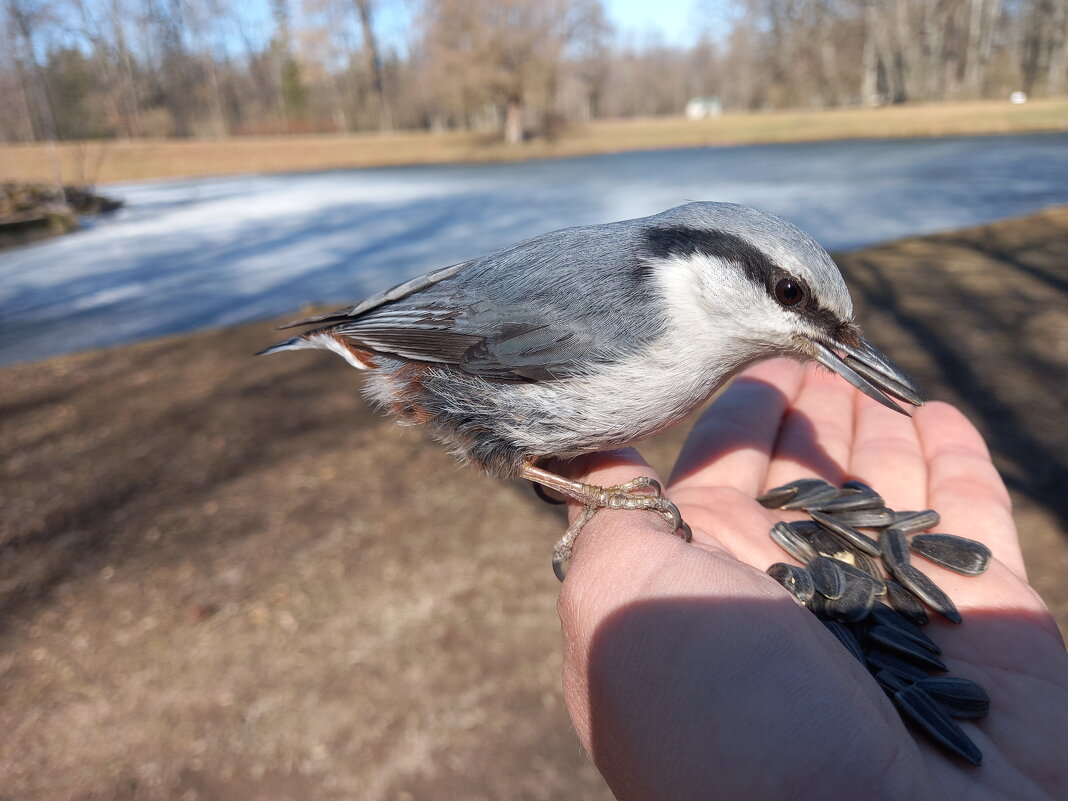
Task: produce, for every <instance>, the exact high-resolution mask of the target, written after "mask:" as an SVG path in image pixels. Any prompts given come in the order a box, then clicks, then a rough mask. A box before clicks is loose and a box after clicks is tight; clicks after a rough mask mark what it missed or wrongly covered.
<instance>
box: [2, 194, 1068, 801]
mask: <svg viewBox="0 0 1068 801" xmlns="http://www.w3.org/2000/svg"><path fill="white" fill-rule="evenodd" d="M839 263H840V264H841V266H842V269H843V272H844V273H845V275H846V278H847V281H848V282H849V284H850V286H851V287H852V289H853V296H854V299H855V301H856V305H857V311H858V317H859V319H860V320H863V321H864V326H865V332H866V333H867V334H868V335H869V336H870V337H871V338H872V340H873V341H875V342H877V343H878V344H879V345H880V346H881V347H883V348H885V349H886V351H887V352H888V353H890V354H891V355H892V356H893V357H894V359H895V361H899V362H900V364H901V366H902V367H903V368H904V369H905V370H906V372H908V373H909V374H910V375H913V376H915V378H916V379H917V380H918V381H919V383H920V384H921V385H922V386H923V387H924V388H925V389H927V390H928V392H929V394H930V396H931V397H933V398H937V399H940V400H948V401H951V402H953V403H956V404H958V405H960V406H961V407H962V408H963V409H964V411H965V413H966V414H967V415H968V416H969V417H970V418H971V419H972V420H973V421H975V423H976V424H977V425H978V426H979V428H980V429H981V430H982V432H983V433H984V435H985V436H986V437H987V440H988V442H989V443H990V446H991V450H992V452H993V454H994V458H995V460H996V462H997V464H998V467H999V468H1000V470H1001V471H1002V474H1003V475H1004V476H1005V478H1006V480H1007V481H1008V484H1009V487H1010V490H1011V492H1012V495H1013V500H1014V502H1015V507H1016V508H1015V517H1016V521H1017V523H1018V525H1019V527H1020V533H1021V539H1022V543H1023V547H1024V556H1025V558H1026V561H1027V564H1028V569H1029V571H1030V576H1031V580H1032V582H1033V583H1034V586H1035V588H1036V589H1037V590H1038V591H1039V593H1041V595H1042V597H1043V598H1045V600H1046V602H1047V603H1048V604H1049V605H1050V607H1051V609H1052V611H1053V613H1054V614H1055V616H1056V618H1057V620H1058V622H1059V623H1060V625H1061V627H1062V630H1063V631H1068V582H1065V579H1064V577H1065V575H1066V573H1068V497H1066V494H1065V492H1064V488H1065V486H1068V428H1066V426H1065V424H1064V421H1065V419H1068V397H1066V395H1065V392H1064V386H1065V382H1066V378H1068V311H1066V310H1068V281H1066V280H1065V270H1064V265H1065V264H1066V263H1068V207H1062V208H1057V209H1050V210H1048V211H1045V212H1042V213H1039V214H1035V215H1033V216H1031V217H1027V218H1022V219H1016V220H1008V221H1003V222H998V223H993V224H991V225H987V226H982V227H978V228H972V229H969V230H965V231H957V232H953V233H944V234H939V235H936V236H929V237H923V238H916V239H909V240H904V241H901V242H894V243H890V244H886V245H881V246H878V247H874V248H869V249H867V250H864V251H858V252H855V253H849V254H845V255H843V256H841V257H840V258H839ZM276 338H277V332H276V331H274V330H273V324H272V322H270V321H262V322H258V323H249V324H246V325H243V326H241V327H239V328H232V329H223V330H216V331H207V332H201V333H195V334H188V335H182V336H176V337H171V338H167V339H160V340H155V341H151V342H142V343H138V344H135V345H128V346H124V347H118V348H113V349H111V350H99V351H90V352H86V353H79V354H73V355H69V356H63V357H59V358H55V359H51V360H48V361H44V362H38V363H33V364H22V365H16V366H13V367H8V368H6V369H4V370H2V371H0V487H2V488H3V490H2V496H3V500H2V502H0V555H2V558H0V699H3V700H2V703H0V799H4V801H7V799H11V801H15V800H16V799H17V800H18V801H176V800H178V799H189V800H190V801H192V800H193V799H197V800H198V801H224V800H225V801H282V800H283V799H317V800H318V801H335V800H336V801H341V800H342V799H361V801H400V799H420V801H445V800H446V799H496V800H497V801H538V800H539V799H542V800H544V801H548V800H549V799H564V798H576V799H588V801H609V799H610V798H611V795H610V793H609V792H608V789H607V787H606V786H605V784H604V782H603V780H602V779H601V778H600V776H599V775H598V773H597V771H596V770H595V769H594V767H593V765H592V763H591V762H590V760H589V758H588V757H586V756H585V755H584V754H583V753H582V751H581V749H580V747H579V744H578V740H577V738H576V737H575V735H574V733H573V731H572V730H571V724H570V722H569V720H568V717H567V712H566V710H565V708H564V703H563V698H562V693H561V676H560V666H561V658H562V657H561V642H560V632H559V623H558V621H557V616H556V611H555V608H554V605H555V602H556V597H557V593H558V592H559V584H558V583H557V581H556V579H555V578H554V577H553V575H552V571H551V570H550V567H549V549H550V545H551V543H552V542H553V540H555V539H556V537H557V536H558V535H559V534H560V532H561V531H562V529H563V521H562V519H561V517H560V512H559V510H558V509H557V508H554V507H549V506H546V505H545V504H543V503H541V502H539V501H537V500H536V499H535V497H534V495H533V493H532V492H531V491H530V489H529V488H528V487H526V486H520V485H519V484H518V483H514V484H509V483H505V482H500V481H494V480H491V479H489V478H486V477H484V476H481V475H479V474H477V473H475V472H474V471H473V470H465V469H462V468H460V467H458V466H456V465H455V464H454V463H453V462H452V460H451V459H450V457H449V456H448V455H447V454H446V453H445V452H444V451H443V449H441V448H440V447H438V446H436V445H433V444H431V443H429V442H427V441H426V440H424V439H423V437H422V436H421V434H420V432H419V431H418V430H417V429H413V428H401V427H399V426H396V425H393V424H392V423H391V422H390V421H389V420H387V419H384V418H382V417H380V416H377V415H373V414H372V413H371V412H370V410H369V409H368V408H367V406H366V404H365V403H364V402H363V401H362V400H361V398H360V394H359V385H360V381H361V377H360V375H359V374H357V372H356V371H354V370H350V369H348V368H347V367H346V366H345V365H344V364H343V363H342V362H341V361H340V360H339V359H338V358H337V357H335V356H332V355H329V354H325V353H300V354H286V355H284V356H278V357H271V358H263V359H253V358H252V357H251V356H250V354H251V353H252V352H254V351H256V350H258V349H260V348H262V347H264V346H265V345H267V344H269V343H271V342H273V341H275V340H276ZM685 428H686V426H681V427H677V428H675V429H673V430H672V431H669V432H667V433H665V434H663V435H661V436H660V437H658V438H656V439H654V440H650V441H649V442H647V443H645V444H644V445H643V446H642V451H643V453H645V454H646V455H647V456H648V457H649V458H650V459H651V460H652V462H653V463H654V464H655V465H657V466H658V467H659V468H661V469H662V470H663V469H665V468H668V467H669V466H670V464H671V462H672V460H673V457H674V455H675V454H676V453H677V452H678V449H679V446H680V443H681V441H682V439H683V437H684V435H685V433H686V432H685ZM888 500H890V501H891V502H893V499H892V498H889V497H888ZM955 533H960V534H964V535H966V536H967V535H968V534H969V532H968V531H959V532H955ZM975 580H976V581H982V578H978V579H975ZM976 613H977V614H982V613H983V610H976ZM969 614H970V612H969ZM971 619H974V618H968V619H966V620H965V622H964V625H966V626H967V625H969V622H970V620H971ZM932 625H934V626H936V627H937V626H938V625H939V624H937V623H934V624H932ZM939 638H940V635H939ZM727 645H729V644H727ZM949 656H950V657H952V656H953V654H952V653H950V654H949ZM783 658H784V659H789V658H790V656H789V654H786V653H784V654H783ZM709 680H710V681H717V680H734V681H737V680H739V677H729V678H726V679H724V678H722V677H716V676H710V677H709ZM989 689H990V692H991V696H992V700H993V704H994V711H993V712H992V714H991V717H990V718H989V721H984V722H983V723H982V724H981V725H982V726H995V727H996V726H997V725H998V715H999V714H1001V712H1000V708H999V706H998V704H999V695H998V694H997V688H996V687H990V688H989ZM828 703H832V704H833V703H834V699H828ZM709 725H710V726H714V725H715V721H710V722H709ZM816 733H817V736H818V732H816ZM772 756H774V755H772Z"/></svg>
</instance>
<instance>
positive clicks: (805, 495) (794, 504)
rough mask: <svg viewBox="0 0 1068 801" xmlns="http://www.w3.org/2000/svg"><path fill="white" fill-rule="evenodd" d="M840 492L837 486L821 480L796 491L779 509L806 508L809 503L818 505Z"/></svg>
mask: <svg viewBox="0 0 1068 801" xmlns="http://www.w3.org/2000/svg"><path fill="white" fill-rule="evenodd" d="M840 494H841V490H839V489H838V487H835V486H832V485H831V484H828V483H827V482H826V481H821V482H820V483H819V484H818V485H813V486H809V487H805V488H804V489H801V490H799V491H798V493H797V494H796V495H795V496H794V497H793V498H791V499H790V500H788V501H786V503H784V504H782V505H781V506H780V507H779V508H780V509H807V508H808V507H809V505H810V504H814V505H819V504H821V503H823V502H824V501H829V500H831V499H832V498H837V497H838V496H839V495H840Z"/></svg>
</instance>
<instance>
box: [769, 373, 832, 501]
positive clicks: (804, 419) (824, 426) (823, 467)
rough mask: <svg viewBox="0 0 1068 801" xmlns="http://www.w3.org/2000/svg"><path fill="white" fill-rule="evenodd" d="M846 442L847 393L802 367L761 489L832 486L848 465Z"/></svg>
mask: <svg viewBox="0 0 1068 801" xmlns="http://www.w3.org/2000/svg"><path fill="white" fill-rule="evenodd" d="M852 440H853V389H852V388H851V387H850V386H849V385H848V384H846V383H845V382H844V381H842V379H841V378H839V377H838V376H836V375H834V374H832V373H830V372H828V371H826V370H822V369H820V368H818V367H815V366H814V365H813V366H809V367H807V368H806V371H805V376H804V383H803V384H802V386H801V391H800V393H798V396H797V399H796V400H795V401H794V403H793V407H792V408H791V409H790V410H789V412H788V413H787V414H786V417H785V418H784V420H783V424H782V428H781V429H780V431H779V438H778V440H777V441H776V443H775V452H774V454H773V456H772V460H771V465H770V466H769V468H768V476H767V487H765V489H767V488H770V487H777V486H780V485H782V484H785V483H786V482H788V481H793V480H795V479H798V478H810V477H818V478H822V479H824V480H826V481H829V482H831V483H832V484H835V485H836V486H837V485H838V484H840V483H841V482H842V479H843V476H844V473H845V467H846V465H848V464H849V454H850V448H851V445H852Z"/></svg>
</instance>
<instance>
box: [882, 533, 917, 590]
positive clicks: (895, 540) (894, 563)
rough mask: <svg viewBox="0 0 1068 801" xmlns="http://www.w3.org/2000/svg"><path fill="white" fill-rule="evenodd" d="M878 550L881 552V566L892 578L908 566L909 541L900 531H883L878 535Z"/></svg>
mask: <svg viewBox="0 0 1068 801" xmlns="http://www.w3.org/2000/svg"><path fill="white" fill-rule="evenodd" d="M879 549H880V550H881V551H882V557H883V564H884V565H886V569H887V570H889V571H890V574H891V575H892V576H894V577H896V576H897V572H898V571H899V570H903V569H904V568H906V567H908V566H909V561H910V559H909V541H908V538H907V537H906V536H905V532H903V531H902V530H901V529H897V528H886V529H883V531H882V533H880V534H879ZM898 581H900V579H898Z"/></svg>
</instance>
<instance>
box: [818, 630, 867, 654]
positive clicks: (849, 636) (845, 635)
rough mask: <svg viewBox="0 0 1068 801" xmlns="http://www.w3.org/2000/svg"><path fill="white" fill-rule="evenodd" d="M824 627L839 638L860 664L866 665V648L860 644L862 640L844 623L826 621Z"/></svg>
mask: <svg viewBox="0 0 1068 801" xmlns="http://www.w3.org/2000/svg"><path fill="white" fill-rule="evenodd" d="M823 625H824V626H826V627H827V630H828V631H830V632H831V634H833V635H834V636H835V637H837V638H838V642H840V643H842V645H844V646H845V647H846V650H847V651H849V653H851V654H853V656H855V657H856V658H857V661H859V662H860V664H862V665H863V664H866V662H867V660H866V658H865V656H864V647H863V646H862V645H861V644H860V640H859V639H858V638H857V635H856V634H854V633H853V631H852V630H851V629H850V628H849V626H847V625H845V624H844V623H839V622H838V621H837V620H824V621H823Z"/></svg>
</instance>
